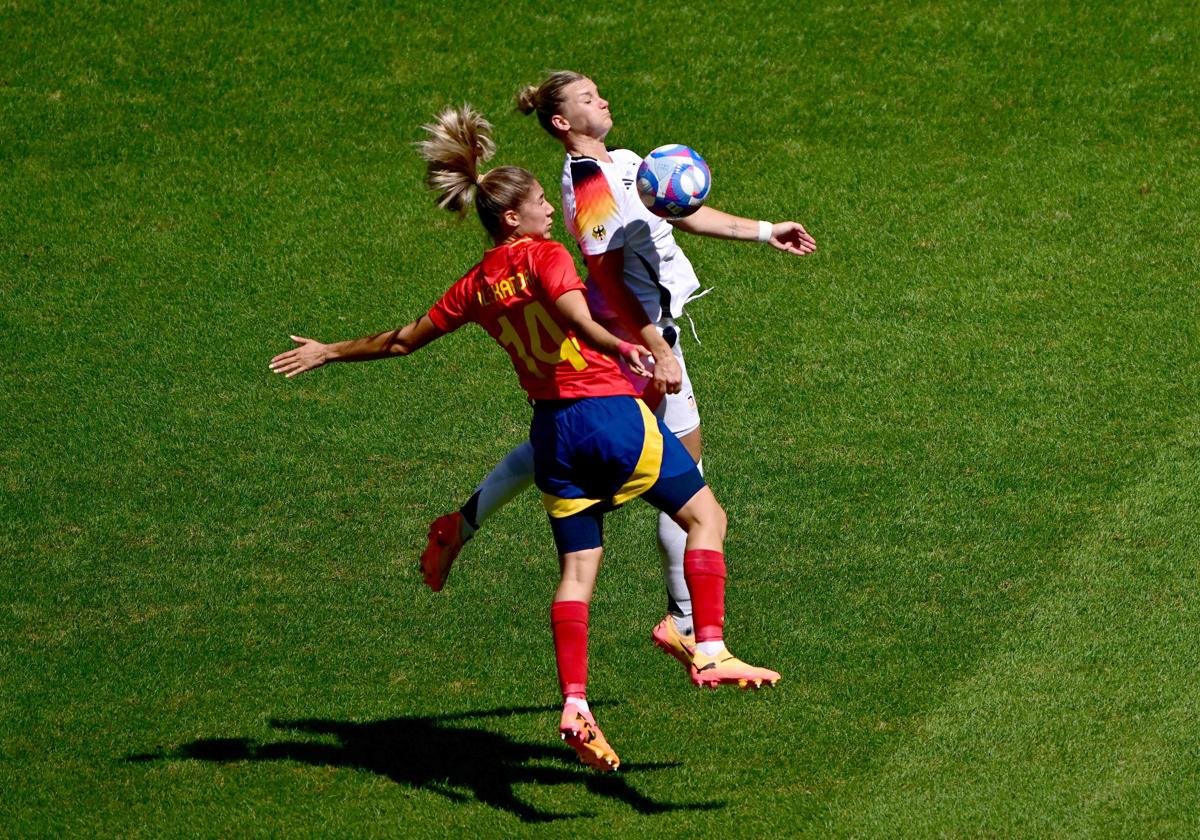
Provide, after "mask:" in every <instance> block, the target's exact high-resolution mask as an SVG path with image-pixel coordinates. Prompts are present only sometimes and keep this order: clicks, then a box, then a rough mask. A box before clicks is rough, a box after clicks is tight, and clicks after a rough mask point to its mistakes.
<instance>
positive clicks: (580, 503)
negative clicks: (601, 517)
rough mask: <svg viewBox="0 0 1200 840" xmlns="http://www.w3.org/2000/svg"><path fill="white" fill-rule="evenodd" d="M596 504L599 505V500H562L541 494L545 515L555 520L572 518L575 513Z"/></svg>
mask: <svg viewBox="0 0 1200 840" xmlns="http://www.w3.org/2000/svg"><path fill="white" fill-rule="evenodd" d="M598 504H600V500H599V499H563V498H560V497H558V496H552V495H550V494H549V493H543V494H542V506H543V507H545V508H546V513H548V514H550V515H551V516H553V517H554V518H555V519H563V518H565V517H568V516H574V515H575V514H577V513H581V512H582V511H585V510H587V509H588V508H590V507H591V506H592V505H598Z"/></svg>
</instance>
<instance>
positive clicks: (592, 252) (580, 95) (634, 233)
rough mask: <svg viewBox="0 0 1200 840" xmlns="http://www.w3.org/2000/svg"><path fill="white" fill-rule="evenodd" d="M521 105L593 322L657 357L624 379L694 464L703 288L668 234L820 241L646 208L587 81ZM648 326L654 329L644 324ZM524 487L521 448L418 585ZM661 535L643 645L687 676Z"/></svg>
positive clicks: (777, 226)
mask: <svg viewBox="0 0 1200 840" xmlns="http://www.w3.org/2000/svg"><path fill="white" fill-rule="evenodd" d="M518 109H519V110H520V111H521V112H522V113H525V114H531V113H535V112H536V113H537V116H538V121H539V122H540V123H541V125H542V127H543V128H544V129H545V130H546V131H547V132H548V133H549V134H550V135H551V136H552V137H554V138H555V139H556V140H558V141H559V142H560V143H561V144H562V145H563V148H564V150H565V151H566V159H565V161H564V163H563V175H562V198H563V216H564V218H565V220H566V223H567V226H568V229H569V230H570V232H571V234H572V236H574V238H575V241H576V243H577V244H578V245H579V248H580V250H581V251H582V252H583V255H584V258H585V260H586V262H587V268H588V280H587V290H588V291H587V298H588V305H589V307H590V308H591V310H592V314H593V316H594V317H595V318H596V320H597V321H598V322H600V323H601V324H604V325H605V326H606V327H607V328H608V329H609V330H611V331H612V332H613V333H614V334H616V335H620V336H622V337H624V338H626V339H629V340H637V341H640V342H641V343H642V344H644V345H645V346H646V347H648V348H649V349H650V351H651V352H652V353H653V354H654V361H655V367H654V378H653V381H650V380H647V379H641V380H638V378H637V377H636V376H635V375H634V374H633V373H632V372H629V373H628V376H629V377H630V379H631V381H634V382H635V383H636V384H637V385H638V386H640V387H641V388H643V389H645V390H644V392H643V396H644V399H645V400H646V402H647V404H649V405H651V407H652V408H654V411H655V413H656V414H657V415H658V416H659V417H660V418H661V419H662V420H663V422H664V423H665V425H666V426H667V428H668V429H669V430H670V431H671V432H673V433H674V434H675V435H676V436H677V437H678V438H679V439H680V441H681V442H682V443H683V444H684V446H685V448H686V449H687V451H688V453H689V454H691V456H692V457H693V458H694V459H695V460H696V462H697V464H698V465H699V464H701V439H700V415H699V412H698V410H697V407H696V399H695V394H694V391H693V388H692V383H691V380H690V378H689V377H688V374H687V368H686V367H685V365H684V360H683V351H682V348H681V346H680V339H681V335H680V331H679V328H678V326H677V324H676V319H677V318H679V317H680V316H681V315H682V314H683V307H684V305H685V304H686V303H687V301H688V300H689V299H690V298H691V297H692V296H693V295H695V293H696V292H697V291H698V290H699V288H700V282H699V280H698V279H697V278H696V273H695V271H694V270H693V269H692V265H691V263H690V262H689V261H688V258H687V256H686V255H685V254H684V253H683V251H682V250H681V249H680V247H679V245H678V243H677V242H676V241H675V235H674V233H675V229H679V230H683V231H686V232H688V233H693V234H699V235H701V236H711V237H715V238H718V239H741V240H748V241H762V242H766V243H769V244H770V245H771V246H772V247H774V248H777V249H778V250H780V251H783V252H785V253H789V254H794V255H798V256H799V255H804V254H809V253H812V252H813V251H814V250H815V249H816V243H815V242H814V241H813V238H812V237H811V236H809V234H808V232H807V231H806V230H805V229H804V227H803V226H802V225H800V224H799V223H797V222H794V221H782V222H775V223H770V222H765V221H755V220H752V219H744V218H741V217H738V216H732V215H729V214H727V213H723V212H721V211H720V210H716V209H715V208H712V207H701V208H700V209H699V210H697V211H696V212H695V213H693V214H692V215H690V216H686V217H684V218H681V219H672V220H670V221H668V220H665V219H661V218H659V217H658V216H655V215H653V214H652V213H650V211H649V210H647V209H646V207H645V206H644V205H643V204H642V202H641V199H640V198H639V196H638V194H637V190H636V187H635V186H634V179H635V177H636V173H637V168H638V165H639V164H640V163H641V160H642V156H641V155H638V154H637V153H635V152H632V151H629V150H628V149H608V148H607V147H606V146H605V144H604V139H605V137H606V136H607V135H608V133H609V131H610V130H611V129H612V125H613V121H612V114H611V113H610V111H609V107H608V102H607V101H606V100H605V99H604V98H603V97H602V96H601V95H600V92H599V90H598V89H597V88H596V85H595V83H594V82H593V81H592V80H591V79H589V78H588V77H586V76H583V75H580V74H578V73H573V72H569V71H560V72H556V73H553V74H551V75H550V76H549V77H548V78H547V79H546V80H545V81H543V82H542V84H541V85H539V86H536V87H535V86H530V87H527V88H526V89H524V90H523V91H521V93H520V94H519V95H518ZM647 325H653V326H654V327H655V329H646V327H647ZM677 386H678V387H677ZM670 391H677V393H669V392H670ZM656 401H657V403H656ZM532 481H533V455H532V450H531V449H530V447H529V444H528V442H526V443H523V444H521V445H520V446H517V447H516V448H515V449H513V450H512V451H511V452H509V453H508V455H506V456H505V457H504V458H503V459H502V460H501V462H500V463H499V464H498V465H497V466H496V467H495V469H493V470H492V472H491V473H489V474H488V476H487V477H486V478H485V479H484V480H483V482H482V483H481V484H480V485H479V487H477V488H476V490H475V492H474V493H473V494H472V496H471V498H470V499H469V500H468V501H467V503H466V504H465V505H463V506H462V508H460V509H459V510H458V511H456V512H454V513H450V514H446V515H445V516H441V517H439V518H438V519H436V520H434V522H433V524H432V525H431V526H430V529H429V542H428V545H427V546H426V549H425V552H424V553H423V554H422V557H421V568H422V571H423V573H424V576H425V582H426V583H427V584H428V585H429V586H430V587H431V588H432V589H433V590H434V591H438V590H440V589H441V588H442V586H443V585H444V584H445V581H446V575H447V574H449V571H450V565H451V563H453V561H454V559H455V557H456V556H457V555H458V553H459V551H460V550H461V548H462V545H463V543H464V542H465V541H466V540H468V539H470V538H471V537H472V536H473V535H474V533H475V531H476V530H477V529H478V528H479V527H480V526H481V525H482V524H483V522H484V521H485V520H486V519H487V518H488V517H489V516H490V515H491V514H492V513H494V512H495V511H496V510H497V509H499V508H500V507H501V506H503V505H504V504H506V503H507V502H508V501H510V500H511V499H512V498H513V497H514V496H516V495H517V493H519V492H520V491H522V490H524V489H525V488H526V487H528V486H529V485H530V484H531V483H532ZM657 531H658V544H659V549H660V552H661V554H662V560H663V572H664V575H665V577H666V585H667V609H668V615H667V617H666V618H664V619H663V620H662V621H661V622H659V624H658V625H657V626H655V627H654V629H653V630H652V631H651V638H652V639H653V641H654V642H655V644H656V645H657V646H658V647H660V648H661V649H662V650H664V651H665V652H667V653H669V654H671V655H672V656H674V657H675V658H676V659H678V660H679V661H680V662H682V663H683V664H684V666H685V667H687V668H688V669H689V670H690V669H691V667H692V655H693V652H694V639H693V624H692V606H691V595H690V593H689V591H688V588H687V583H686V581H685V577H684V570H683V565H684V562H683V561H684V543H685V539H686V535H685V534H684V532H683V530H682V529H681V528H680V527H679V526H678V525H677V524H676V523H675V522H674V521H672V520H671V518H670V517H668V516H663V515H660V516H659V519H658V528H657Z"/></svg>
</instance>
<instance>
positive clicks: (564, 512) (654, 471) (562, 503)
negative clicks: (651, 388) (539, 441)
mask: <svg viewBox="0 0 1200 840" xmlns="http://www.w3.org/2000/svg"><path fill="white" fill-rule="evenodd" d="M637 404H638V408H640V409H641V410H642V423H644V424H645V427H646V431H645V434H644V435H643V436H642V454H641V455H640V456H638V462H637V465H636V466H635V467H634V468H633V472H632V473H631V474H630V476H629V478H628V479H627V480H626V481H625V483H624V484H622V485H621V489H620V490H618V491H617V494H616V495H615V496H613V504H617V505H623V504H625V503H626V502H628V501H629V500H630V499H636V498H637V497H638V496H640V495H642V494H643V493H645V492H646V491H647V490H649V489H650V488H651V487H653V486H654V482H656V481H658V474H659V472H660V471H661V470H662V456H663V436H662V432H660V431H659V430H658V421H657V420H656V419H655V417H654V414H653V412H651V411H650V409H649V408H647V407H646V404H645V403H644V402H642V401H641V400H637ZM598 504H600V499H563V498H561V497H559V496H553V495H551V494H550V493H543V494H542V506H543V507H545V508H546V513H548V514H550V515H551V516H552V517H554V518H555V519H563V518H565V517H568V516H574V515H575V514H577V513H581V512H582V511H585V510H587V509H588V508H590V507H591V506H592V505H598Z"/></svg>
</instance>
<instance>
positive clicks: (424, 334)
mask: <svg viewBox="0 0 1200 840" xmlns="http://www.w3.org/2000/svg"><path fill="white" fill-rule="evenodd" d="M443 335H445V333H444V332H442V331H441V330H440V329H438V328H437V326H436V325H435V324H434V323H433V321H431V320H429V316H428V315H422V316H421V317H420V318H418V319H417V320H415V321H413V322H412V323H411V324H408V325H407V326H404V327H401V328H400V329H398V330H389V331H387V332H381V333H377V334H375V335H369V336H364V337H363V338H352V339H350V340H349V341H339V342H337V343H336V344H322V343H321V342H319V341H315V340H313V339H311V338H304V337H302V336H298V335H293V336H290V338H291V339H292V341H294V342H296V343H297V344H299V345H300V346H299V347H293V348H292V349H291V350H288V351H287V352H286V353H280V354H279V355H278V356H276V357H275V358H273V359H271V370H273V371H274V372H275V373H282V374H284V375H285V376H286V377H287V378H288V379H291V378H292V377H293V376H297V375H299V374H301V373H304V372H305V371H306V370H313V369H315V368H319V367H320V366H321V365H323V364H325V363H326V362H367V361H371V360H372V359H386V358H388V357H389V356H407V355H408V354H409V353H412V352H413V351H414V350H419V349H420V348H422V347H424V346H425V345H426V344H428V343H429V342H431V341H433V340H434V339H436V338H440V337H441V336H443Z"/></svg>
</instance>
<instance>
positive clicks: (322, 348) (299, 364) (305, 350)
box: [271, 335, 329, 379]
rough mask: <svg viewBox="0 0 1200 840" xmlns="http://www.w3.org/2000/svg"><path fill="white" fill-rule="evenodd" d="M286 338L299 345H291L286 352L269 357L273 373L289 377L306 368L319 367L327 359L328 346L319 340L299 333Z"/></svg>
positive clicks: (302, 371)
mask: <svg viewBox="0 0 1200 840" xmlns="http://www.w3.org/2000/svg"><path fill="white" fill-rule="evenodd" d="M288 338H290V339H291V340H292V341H294V342H296V343H297V344H299V345H300V346H299V347H293V348H292V349H291V350H288V351H287V352H286V353H280V354H279V355H278V356H276V357H275V358H274V359H271V370H272V371H274V372H275V373H282V374H283V375H284V376H286V377H287V378H288V379H291V378H292V377H293V376H298V375H299V374H301V373H304V371H306V370H312V369H313V368H319V367H320V366H321V365H323V364H325V362H327V361H328V360H329V348H328V346H326V345H324V344H322V343H321V342H319V341H315V340H314V339H311V338H304V337H303V336H299V335H292V336H288Z"/></svg>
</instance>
